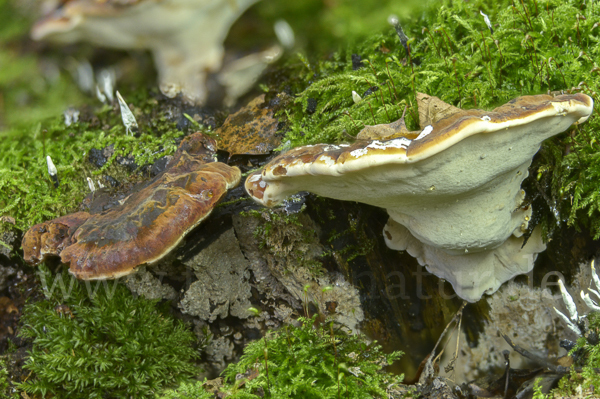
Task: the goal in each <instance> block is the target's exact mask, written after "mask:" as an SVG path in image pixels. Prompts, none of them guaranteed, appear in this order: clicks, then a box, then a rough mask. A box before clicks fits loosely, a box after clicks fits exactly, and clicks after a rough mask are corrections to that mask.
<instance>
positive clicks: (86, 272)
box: [61, 162, 241, 280]
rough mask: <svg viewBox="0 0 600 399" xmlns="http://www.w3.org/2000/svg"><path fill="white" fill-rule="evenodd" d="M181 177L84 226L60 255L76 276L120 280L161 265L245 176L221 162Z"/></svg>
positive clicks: (163, 180)
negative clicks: (154, 264) (141, 268)
mask: <svg viewBox="0 0 600 399" xmlns="http://www.w3.org/2000/svg"><path fill="white" fill-rule="evenodd" d="M186 169H187V168H186ZM177 172H178V170H170V171H168V172H167V173H164V174H163V175H161V176H160V178H159V179H156V180H155V181H154V182H153V183H152V184H150V185H149V186H147V187H146V188H144V189H143V190H141V191H138V192H136V193H134V194H132V195H131V196H130V197H129V198H128V199H127V201H126V202H125V203H124V204H123V205H122V206H120V207H117V208H114V209H111V210H109V211H107V212H105V213H102V214H100V215H96V216H94V217H93V218H90V219H89V220H88V221H87V222H86V223H84V224H83V225H81V226H80V227H79V229H77V231H76V232H75V234H74V235H73V237H72V242H73V243H72V244H71V245H70V246H69V247H67V248H66V249H65V250H63V251H62V253H61V259H62V261H63V262H65V263H69V264H70V271H71V273H72V274H73V275H75V276H76V277H77V278H80V279H85V280H94V279H107V278H116V277H120V276H124V275H127V274H129V273H131V272H132V271H133V270H134V268H135V267H136V266H138V265H140V264H144V263H152V262H155V261H157V260H159V259H160V258H162V257H163V256H164V255H165V254H166V253H168V252H169V251H171V250H172V249H173V248H174V247H175V246H177V244H178V243H179V242H180V241H181V240H182V238H183V237H184V236H185V235H186V234H187V233H188V232H189V231H190V230H191V229H193V228H194V227H196V226H197V225H198V224H199V223H200V222H201V221H202V220H204V219H205V218H206V217H207V216H208V215H209V214H210V213H211V211H212V209H213V207H214V206H215V205H216V203H217V202H218V201H219V200H220V199H221V198H222V197H223V196H224V195H225V194H226V192H227V190H228V189H229V188H231V187H233V186H235V185H237V183H238V182H239V180H240V176H241V173H240V171H239V169H237V168H235V167H230V166H227V165H225V164H222V163H217V162H215V163H209V164H205V165H201V166H199V167H197V168H196V170H194V171H192V172H184V173H177Z"/></svg>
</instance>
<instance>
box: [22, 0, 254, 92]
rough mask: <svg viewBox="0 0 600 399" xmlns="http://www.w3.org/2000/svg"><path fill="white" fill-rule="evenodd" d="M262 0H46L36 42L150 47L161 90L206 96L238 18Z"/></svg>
mask: <svg viewBox="0 0 600 399" xmlns="http://www.w3.org/2000/svg"><path fill="white" fill-rule="evenodd" d="M256 1H258V0H61V1H55V0H54V1H47V2H46V7H45V8H46V9H47V12H46V13H45V15H44V16H43V17H42V18H41V19H40V20H39V21H37V22H36V24H35V25H34V26H33V28H32V30H31V37H32V38H33V39H34V40H45V39H48V40H52V41H57V42H62V43H73V42H77V41H87V42H91V43H93V44H96V45H99V46H105V47H111V48H116V49H148V50H150V51H151V52H152V55H153V57H154V62H155V64H156V68H157V70H158V75H159V86H160V90H161V91H162V92H163V94H165V95H166V96H168V97H174V96H176V95H177V94H178V93H182V94H183V95H184V97H185V98H186V99H188V100H190V101H192V102H196V103H203V102H204V101H205V99H206V87H205V80H206V76H207V75H208V73H209V72H215V71H217V70H218V69H219V67H220V66H221V62H222V59H223V41H224V40H225V37H226V36H227V32H228V31H229V28H230V27H231V25H232V24H233V23H234V22H235V20H236V19H237V18H238V17H239V16H240V15H241V14H242V13H243V12H244V11H245V10H246V9H247V8H248V7H250V6H251V5H252V4H253V3H255V2H256Z"/></svg>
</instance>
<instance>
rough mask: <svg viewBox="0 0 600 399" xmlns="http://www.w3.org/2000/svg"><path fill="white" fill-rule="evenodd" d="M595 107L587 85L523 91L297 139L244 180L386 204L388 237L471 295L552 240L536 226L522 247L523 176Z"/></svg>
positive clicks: (251, 189) (254, 193)
mask: <svg viewBox="0 0 600 399" xmlns="http://www.w3.org/2000/svg"><path fill="white" fill-rule="evenodd" d="M420 96H424V95H421V94H420ZM423 104H425V103H422V102H421V101H420V102H419V113H420V114H422V113H424V112H425V110H423V109H421V108H422V105H423ZM592 109H593V100H592V99H591V98H590V97H589V96H587V95H585V94H574V95H561V96H557V97H552V96H548V95H537V96H524V97H519V98H517V99H514V100H512V101H510V102H508V103H507V104H505V105H503V106H501V107H498V108H496V109H494V110H493V111H483V110H460V109H458V108H453V107H452V108H449V109H448V110H447V112H446V113H445V114H444V115H443V116H442V117H441V118H440V119H439V120H436V119H437V118H435V117H425V118H422V121H421V123H422V124H424V123H430V124H428V125H427V126H421V129H422V130H421V131H419V132H407V131H406V129H405V127H404V125H403V124H402V123H397V122H396V123H395V124H390V125H388V126H396V127H397V129H399V130H401V132H400V133H401V135H400V137H398V135H397V134H391V133H388V135H389V136H390V137H394V138H391V139H387V140H384V139H381V140H357V141H356V142H354V143H352V144H340V145H329V144H318V145H314V146H304V147H298V148H295V149H293V150H291V151H289V152H287V153H285V154H282V155H280V156H278V157H277V158H275V159H273V160H272V161H271V162H270V163H269V164H267V165H266V166H265V167H264V168H263V169H262V170H261V171H257V172H254V173H252V174H251V175H249V176H248V178H247V180H246V184H245V186H246V190H247V192H248V193H249V194H250V196H251V197H252V198H253V199H254V200H255V201H257V202H259V203H261V204H263V205H265V206H268V207H271V206H275V205H277V204H279V203H281V202H282V201H283V200H284V199H285V198H286V197H288V196H289V195H291V194H294V193H296V192H298V191H310V192H312V193H315V194H318V195H321V196H325V197H330V198H335V199H340V200H349V201H358V202H363V203H366V204H370V205H375V206H378V207H382V208H385V209H386V210H387V211H388V214H389V215H390V218H389V220H388V224H387V225H386V227H385V228H384V239H385V241H386V244H387V245H388V246H389V247H390V248H392V249H396V250H406V251H407V252H408V253H409V254H411V255H412V256H413V257H415V258H417V260H418V261H419V263H420V264H422V265H426V266H427V269H428V270H429V271H430V272H431V273H433V274H435V275H437V276H438V277H441V278H444V279H446V280H448V281H449V282H450V283H451V284H452V286H453V287H454V289H455V291H456V293H457V294H458V295H459V296H460V297H461V298H464V299H465V300H468V301H471V302H474V301H477V300H479V299H480V298H481V296H482V295H483V294H484V293H487V294H491V293H493V292H495V291H496V290H497V289H498V288H499V287H500V285H501V284H502V283H503V282H505V281H507V280H509V279H511V278H512V277H514V276H515V275H518V274H522V273H527V272H529V271H530V270H531V269H532V268H533V261H534V260H535V257H536V255H537V253H539V252H541V251H543V250H544V249H545V245H544V244H543V242H542V240H541V235H540V233H539V232H538V231H535V230H534V232H533V234H532V235H531V237H529V239H528V240H527V243H526V245H525V246H523V241H524V240H523V237H522V235H523V233H524V232H525V231H526V229H527V227H528V221H529V218H530V216H531V207H530V206H529V205H526V204H524V203H523V199H524V194H525V193H524V191H523V190H522V189H521V183H522V181H523V180H524V179H525V177H527V175H528V167H529V165H530V164H531V161H532V158H533V156H534V155H535V153H536V152H537V151H538V149H539V147H540V144H541V143H542V141H543V140H545V139H547V138H549V137H551V136H554V135H556V134H559V133H561V132H564V131H565V130H567V129H568V128H569V127H570V126H571V125H573V124H574V123H583V122H585V121H586V120H587V119H588V118H589V116H590V115H591V112H592ZM369 129H371V130H372V129H373V127H369ZM379 130H380V131H382V130H384V129H379ZM366 136H368V137H372V135H371V134H367V135H366ZM359 137H365V134H363V135H359Z"/></svg>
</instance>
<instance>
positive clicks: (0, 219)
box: [0, 215, 15, 224]
mask: <svg viewBox="0 0 600 399" xmlns="http://www.w3.org/2000/svg"><path fill="white" fill-rule="evenodd" d="M0 222H4V223H10V224H15V218H14V217H12V216H6V215H4V216H0Z"/></svg>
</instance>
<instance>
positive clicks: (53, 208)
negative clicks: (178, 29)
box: [0, 93, 183, 230]
mask: <svg viewBox="0 0 600 399" xmlns="http://www.w3.org/2000/svg"><path fill="white" fill-rule="evenodd" d="M138 101H139V102H137V104H139V106H138V107H135V108H134V109H133V112H134V114H135V115H136V118H137V119H138V121H139V124H140V135H139V137H133V136H128V135H126V134H125V127H124V126H123V123H122V122H121V120H120V118H121V117H120V114H119V111H118V109H117V110H115V109H113V108H112V107H109V106H104V107H102V108H99V109H98V110H97V111H96V112H95V115H94V118H92V121H90V122H81V123H74V124H72V125H71V126H69V127H66V126H65V125H64V119H63V117H62V116H61V117H54V118H51V119H46V120H43V121H42V122H40V123H38V124H37V125H35V126H33V127H15V128H12V129H10V130H8V131H5V132H0V153H2V154H3V156H2V158H1V159H0V215H8V216H11V217H13V218H14V219H15V221H16V227H17V228H18V229H21V230H26V229H28V228H29V227H30V226H31V225H33V224H36V223H40V222H42V221H44V220H47V219H52V218H55V217H57V216H61V215H64V214H66V213H68V212H72V211H74V210H76V209H77V206H78V204H79V203H80V202H81V200H82V199H83V198H84V197H85V196H86V195H88V194H89V188H88V183H87V180H86V177H90V178H92V179H93V180H95V181H96V180H101V175H105V174H108V175H111V176H112V177H114V178H117V180H121V179H127V176H128V175H129V174H130V173H131V171H128V170H125V169H124V168H119V167H117V163H116V162H115V161H116V159H117V157H126V156H127V155H128V154H132V155H133V156H134V158H135V162H136V164H137V165H139V166H143V165H146V164H149V163H151V162H153V161H154V160H155V159H157V158H159V157H162V156H165V155H168V154H171V153H173V152H174V151H175V150H176V148H177V145H176V141H175V140H176V138H177V137H179V136H181V135H182V134H183V133H182V132H181V131H178V130H176V129H175V125H174V124H173V123H170V122H167V121H166V119H165V118H164V116H160V115H159V116H154V114H153V111H152V110H151V107H149V106H148V103H150V102H152V101H153V100H152V97H151V96H150V95H149V94H147V93H146V94H145V97H143V98H141V99H139V100H138ZM109 145H114V153H113V155H112V157H111V158H110V159H109V160H108V162H106V164H105V165H104V166H102V167H101V168H100V169H98V170H96V168H95V167H93V166H92V164H90V163H89V162H88V161H87V157H88V154H89V151H90V150H91V149H93V148H95V149H103V148H105V147H107V146H109ZM46 155H50V157H51V158H52V160H53V162H54V164H55V165H56V168H57V170H58V178H59V180H60V185H59V187H58V188H55V187H54V185H53V183H52V181H51V180H50V176H49V175H48V170H47V166H46ZM104 184H105V185H106V182H104ZM3 227H6V224H3V225H0V229H2V228H3Z"/></svg>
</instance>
